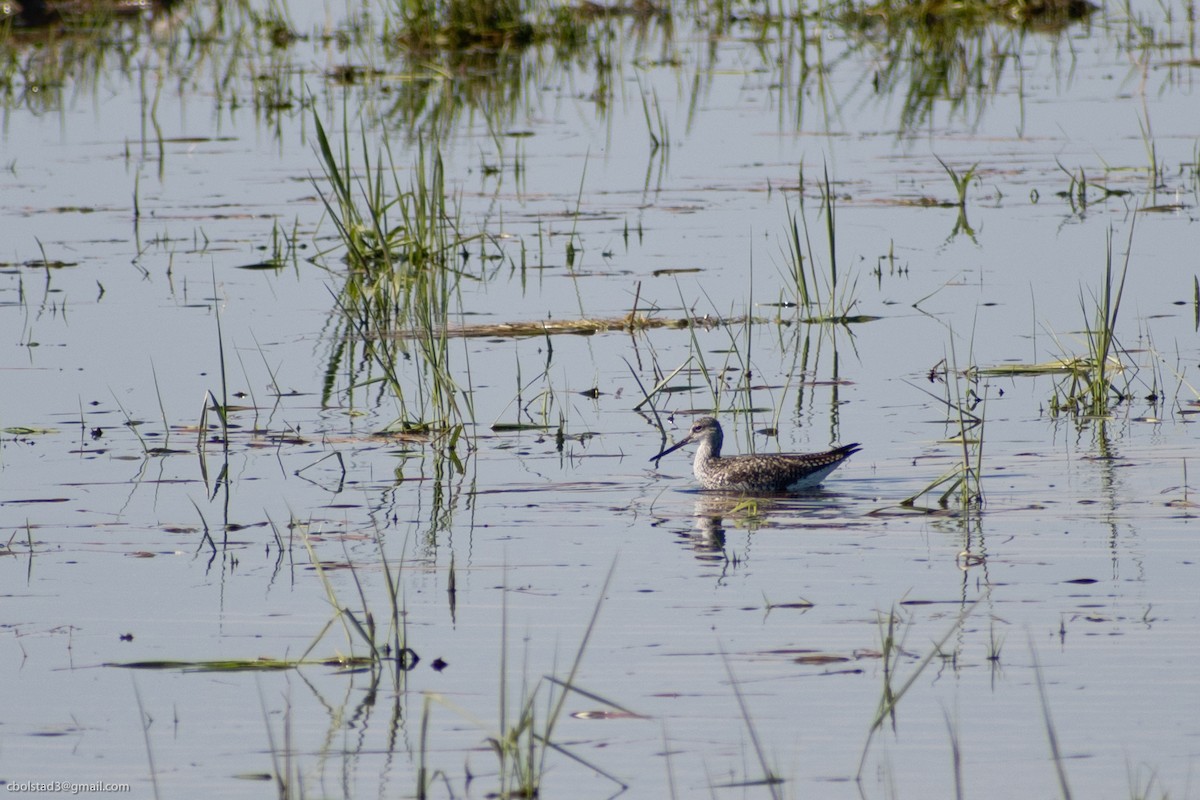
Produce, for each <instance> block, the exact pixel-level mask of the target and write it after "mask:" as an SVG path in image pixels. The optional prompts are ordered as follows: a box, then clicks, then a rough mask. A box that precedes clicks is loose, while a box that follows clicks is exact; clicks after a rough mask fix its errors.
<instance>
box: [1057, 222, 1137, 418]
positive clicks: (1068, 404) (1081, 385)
mask: <svg viewBox="0 0 1200 800" xmlns="http://www.w3.org/2000/svg"><path fill="white" fill-rule="evenodd" d="M1132 243H1133V229H1132V227H1131V228H1130V231H1129V244H1130V246H1132ZM1106 245H1107V246H1106V257H1105V263H1104V280H1103V283H1102V284H1101V287H1100V296H1099V297H1093V299H1092V306H1091V308H1090V309H1089V308H1088V303H1087V301H1086V300H1085V299H1084V298H1083V297H1082V296H1081V297H1080V300H1079V304H1080V307H1081V309H1082V310H1083V315H1084V320H1085V322H1086V325H1087V327H1086V328H1085V329H1084V341H1085V343H1086V345H1087V355H1086V356H1080V357H1077V358H1074V359H1071V360H1069V361H1067V362H1066V366H1067V367H1068V369H1069V371H1068V373H1067V377H1066V378H1064V379H1063V380H1061V381H1060V382H1059V384H1058V385H1057V386H1056V387H1055V390H1054V396H1053V398H1052V399H1051V404H1050V410H1051V413H1053V414H1060V413H1067V414H1072V415H1086V416H1092V417H1101V416H1104V415H1106V414H1108V412H1109V408H1110V407H1111V405H1112V403H1113V402H1121V401H1122V400H1125V399H1127V398H1128V391H1127V389H1128V380H1127V381H1126V383H1125V388H1117V387H1116V386H1115V385H1114V384H1115V380H1116V376H1117V375H1119V374H1121V373H1123V372H1124V371H1125V364H1124V362H1123V361H1122V359H1121V358H1120V355H1119V353H1120V349H1121V348H1120V345H1119V343H1118V341H1117V336H1116V327H1117V315H1118V314H1119V313H1120V310H1121V297H1122V295H1123V294H1124V291H1125V276H1126V274H1127V273H1128V272H1129V252H1130V249H1131V247H1127V249H1126V252H1125V262H1124V265H1123V267H1122V268H1121V273H1120V275H1119V276H1118V275H1116V274H1115V271H1114V269H1113V247H1112V231H1111V230H1110V231H1109V233H1108V238H1107V242H1106Z"/></svg>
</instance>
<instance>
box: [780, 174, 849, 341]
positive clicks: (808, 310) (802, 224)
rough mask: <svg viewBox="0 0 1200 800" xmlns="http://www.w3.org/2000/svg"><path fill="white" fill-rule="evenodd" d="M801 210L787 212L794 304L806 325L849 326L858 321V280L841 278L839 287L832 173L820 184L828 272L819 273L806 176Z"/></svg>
mask: <svg viewBox="0 0 1200 800" xmlns="http://www.w3.org/2000/svg"><path fill="white" fill-rule="evenodd" d="M798 202H799V206H800V207H799V209H798V210H797V211H793V210H792V208H791V205H790V203H787V201H786V198H785V204H786V205H787V213H788V230H787V240H788V251H787V253H785V254H784V255H785V258H786V259H787V267H788V273H789V277H790V278H791V281H792V285H793V286H794V287H795V296H794V303H795V305H796V307H797V308H798V309H799V310H800V312H801V313H802V314H803V315H804V319H803V320H802V321H804V322H835V323H842V324H846V323H849V322H852V321H855V319H854V318H852V317H851V316H850V311H851V309H852V308H853V307H854V305H855V303H856V300H855V299H854V290H855V288H856V285H857V281H854V282H851V283H846V281H845V280H844V276H842V280H841V285H840V287H839V275H838V261H837V219H836V210H837V208H836V206H837V203H836V198H835V195H834V191H833V182H832V181H831V180H830V178H829V170H828V169H826V170H825V171H824V173H823V181H822V184H821V209H820V213H821V215H822V216H824V218H825V237H826V241H827V243H828V249H829V264H828V269H827V270H826V271H824V272H820V271H818V268H817V260H816V259H815V258H814V257H813V253H814V252H815V251H814V248H813V246H812V240H811V237H810V232H809V229H808V217H807V215H806V214H805V213H804V211H805V209H804V177H803V174H801V178H800V191H799V201H798Z"/></svg>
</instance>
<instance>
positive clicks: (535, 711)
mask: <svg viewBox="0 0 1200 800" xmlns="http://www.w3.org/2000/svg"><path fill="white" fill-rule="evenodd" d="M615 568H616V565H615V563H614V565H613V566H612V567H610V568H609V571H608V575H607V576H606V577H605V579H604V584H603V586H602V587H601V590H600V596H599V598H598V599H597V601H596V606H595V608H594V609H593V611H592V616H591V619H590V620H588V624H587V627H586V628H585V629H584V633H583V637H582V639H581V640H580V643H579V647H578V649H576V651H575V657H574V659H573V660H572V661H571V666H570V669H569V670H568V671H567V674H566V676H565V677H563V678H559V677H556V676H554V675H545V676H543V678H542V679H541V680H540V681H538V682H537V683H536V684H535V685H534V686H532V687H530V686H528V685H527V684H526V685H524V686H522V687H521V690H520V700H519V701H518V702H517V704H516V705H515V708H514V707H513V706H512V705H511V703H510V690H509V688H510V687H509V680H510V676H509V674H508V622H507V620H508V604H507V601H505V602H504V603H503V605H502V610H501V615H502V618H503V619H502V623H501V625H502V627H501V637H500V662H499V667H500V692H499V724H498V726H496V727H494V728H493V727H491V726H489V725H487V724H485V723H482V722H479V721H478V720H475V719H474V717H473V716H472V715H471V714H469V713H468V712H466V711H465V710H463V709H460V708H458V707H457V706H456V705H455V704H454V703H452V702H451V701H450V700H448V699H447V698H446V697H444V696H442V695H439V694H429V695H427V696H426V708H425V712H424V713H423V714H422V720H421V743H422V750H421V753H420V754H419V763H420V768H419V776H418V786H417V797H418V798H419V800H424V798H426V797H428V791H429V788H430V787H429V784H430V782H431V781H432V778H433V777H434V776H435V775H436V773H435V772H431V771H430V769H429V767H428V765H427V763H426V753H425V749H424V748H425V745H426V742H427V740H428V727H429V720H430V714H429V703H430V702H437V703H438V704H440V705H443V706H446V707H447V708H450V709H451V710H453V711H455V712H456V713H458V714H460V715H462V716H463V717H465V718H467V719H471V720H472V721H475V722H477V724H479V725H480V726H481V727H483V728H485V729H488V730H489V734H488V736H487V744H488V746H489V747H490V748H491V750H492V751H493V752H494V753H495V754H496V757H497V759H498V762H499V778H498V780H499V786H498V787H497V789H496V791H495V793H494V794H493V795H491V796H494V797H499V798H535V797H538V796H539V794H540V792H541V787H542V782H543V779H544V777H545V773H546V768H547V760H548V758H549V757H550V754H551V753H557V754H559V755H562V756H566V757H567V758H569V759H570V760H572V761H575V762H576V763H579V764H581V765H583V766H585V767H587V768H588V769H590V770H593V771H594V772H596V773H597V774H599V775H601V776H603V777H604V778H606V779H608V780H610V781H612V782H613V783H615V784H616V785H617V786H619V787H620V791H621V792H623V791H625V790H626V789H627V788H628V786H627V785H626V784H625V783H624V782H622V781H621V780H620V779H618V778H617V777H615V776H613V775H612V774H610V773H608V772H606V771H605V770H603V769H601V768H600V767H597V766H596V765H595V764H592V763H591V762H589V761H588V760H586V759H584V758H583V757H582V756H580V755H579V754H578V753H575V752H574V751H572V750H570V749H568V748H567V747H565V746H564V745H562V744H560V743H559V742H557V741H556V740H555V732H556V729H557V727H558V724H559V723H560V721H561V720H562V718H563V714H564V707H565V703H566V699H567V697H568V696H570V695H579V696H581V697H584V698H586V699H588V700H591V701H593V702H598V703H600V704H602V705H605V706H608V707H609V708H610V709H612V710H613V712H615V713H616V714H619V715H622V716H632V717H637V716H640V715H638V714H636V713H634V712H632V711H629V710H627V709H625V708H622V707H621V706H620V705H618V704H616V703H614V702H612V701H610V700H606V699H605V698H603V697H600V696H598V695H596V694H593V693H591V692H588V691H586V690H584V689H583V688H581V687H580V686H578V685H577V684H576V677H577V676H578V674H579V670H580V667H581V665H582V663H583V656H584V652H585V651H586V649H587V645H588V642H589V640H590V639H591V636H592V632H593V631H594V630H595V627H596V621H597V619H598V618H599V616H600V608H601V606H602V604H603V601H604V595H605V594H606V593H607V591H608V587H609V585H610V583H611V581H612V576H613V572H614V570H615ZM543 695H545V697H544V700H543ZM543 708H544V709H545V710H544V711H541V710H540V709H543ZM618 793H619V792H618Z"/></svg>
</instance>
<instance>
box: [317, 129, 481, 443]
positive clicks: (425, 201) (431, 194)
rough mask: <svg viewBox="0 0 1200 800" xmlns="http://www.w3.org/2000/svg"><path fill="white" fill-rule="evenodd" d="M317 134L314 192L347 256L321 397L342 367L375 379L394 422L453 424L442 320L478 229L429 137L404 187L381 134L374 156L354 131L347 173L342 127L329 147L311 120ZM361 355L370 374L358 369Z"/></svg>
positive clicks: (456, 422)
mask: <svg viewBox="0 0 1200 800" xmlns="http://www.w3.org/2000/svg"><path fill="white" fill-rule="evenodd" d="M316 133H317V143H318V148H319V153H320V157H321V163H322V168H323V170H324V175H325V179H326V184H327V185H328V190H327V191H322V199H323V201H324V203H325V209H326V213H327V215H328V217H329V219H330V220H331V221H332V223H333V225H334V227H335V229H336V231H337V234H338V240H339V244H340V247H341V249H342V250H343V251H344V261H345V265H346V271H345V273H344V279H343V280H342V283H341V286H340V289H339V290H338V292H337V293H336V294H335V297H334V302H335V304H336V306H337V310H338V312H339V317H338V319H337V320H336V321H335V323H334V328H335V330H334V337H333V339H334V342H335V344H334V346H333V350H332V351H331V354H330V357H329V360H328V363H327V366H326V373H325V383H324V391H323V397H322V399H323V402H325V403H327V404H328V403H329V402H330V400H331V397H332V394H333V390H334V386H335V384H336V382H337V379H338V376H339V374H340V373H341V370H342V369H343V368H344V369H346V370H347V372H348V374H349V378H350V385H351V391H353V389H355V388H359V387H362V386H366V385H368V384H375V383H379V382H381V383H382V384H383V386H384V387H385V388H386V390H387V391H388V392H389V393H390V394H391V395H392V397H393V398H394V399H395V401H396V403H397V406H398V408H399V417H398V419H397V421H396V423H394V427H396V428H397V429H400V430H405V431H417V432H429V433H433V432H455V431H459V430H461V428H462V425H463V424H464V423H465V422H467V421H470V420H471V419H472V414H473V409H472V407H471V404H470V400H469V395H468V393H466V392H463V391H462V389H461V388H460V387H459V385H458V380H457V379H456V365H455V364H454V362H453V360H452V357H451V351H450V337H449V335H448V326H449V323H450V319H451V316H452V314H453V312H454V310H455V308H456V307H457V302H456V301H457V297H458V287H459V282H460V281H461V280H462V279H463V278H464V276H466V275H467V274H468V273H467V272H466V271H465V259H464V260H463V261H462V262H461V263H460V255H459V254H460V251H462V252H465V250H464V247H465V245H466V244H467V243H468V242H471V241H473V240H476V239H480V238H481V236H480V235H478V234H476V235H470V236H467V235H462V234H461V233H460V232H459V220H458V211H457V207H456V205H455V203H453V202H452V199H451V197H450V196H449V194H448V192H447V189H446V185H445V171H444V169H443V166H442V158H441V153H440V150H439V148H438V146H437V143H436V141H434V142H430V143H428V144H427V143H426V142H425V141H424V139H419V140H418V143H417V153H416V156H415V160H414V163H413V166H412V168H411V171H410V180H409V184H408V185H407V186H404V185H402V184H401V181H400V177H399V173H400V171H399V170H398V169H397V167H396V164H395V160H394V159H393V157H392V152H391V149H390V147H389V146H388V145H387V144H386V141H385V143H384V145H383V150H382V153H381V154H380V155H379V156H377V157H376V159H375V161H374V163H373V162H372V160H371V158H370V155H369V154H368V144H367V140H366V135H365V134H363V135H362V141H361V146H362V150H363V155H362V165H363V166H362V172H361V174H359V175H355V174H354V173H353V172H352V167H351V164H352V155H351V147H350V134H349V131H348V129H347V130H345V132H344V133H343V135H342V137H341V140H340V142H339V143H338V144H339V146H338V148H337V149H336V150H335V149H334V147H333V146H332V144H331V142H330V139H329V137H328V135H327V133H326V130H325V127H324V125H322V123H321V121H320V120H319V119H317V120H316ZM364 361H365V362H366V363H368V364H371V365H373V366H374V367H375V368H377V369H378V371H379V375H378V376H375V375H372V374H371V373H370V372H366V373H364V372H363V371H362V370H363V367H362V363H363V362H364ZM402 365H404V366H409V365H411V366H409V368H407V369H403V370H402V369H401V367H402Z"/></svg>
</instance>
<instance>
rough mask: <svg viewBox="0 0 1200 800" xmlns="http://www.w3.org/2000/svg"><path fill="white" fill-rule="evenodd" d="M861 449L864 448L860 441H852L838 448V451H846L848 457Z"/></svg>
mask: <svg viewBox="0 0 1200 800" xmlns="http://www.w3.org/2000/svg"><path fill="white" fill-rule="evenodd" d="M859 450H862V445H860V444H859V443H858V442H851V443H850V444H844V445H842V446H841V447H839V448H837V452H838V453H845V454H846V456H847V457H849V456H852V455H854V454H855V453H857V452H858V451H859Z"/></svg>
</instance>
